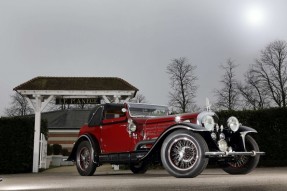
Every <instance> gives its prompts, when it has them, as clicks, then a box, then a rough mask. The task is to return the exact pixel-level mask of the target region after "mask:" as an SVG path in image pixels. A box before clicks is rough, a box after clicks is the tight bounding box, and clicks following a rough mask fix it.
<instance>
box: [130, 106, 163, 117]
mask: <svg viewBox="0 0 287 191" xmlns="http://www.w3.org/2000/svg"><path fill="white" fill-rule="evenodd" d="M128 108H129V112H130V115H131V117H157V116H167V115H168V108H167V107H166V106H160V105H148V104H139V103H128Z"/></svg>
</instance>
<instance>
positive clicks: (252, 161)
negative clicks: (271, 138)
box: [222, 135, 260, 174]
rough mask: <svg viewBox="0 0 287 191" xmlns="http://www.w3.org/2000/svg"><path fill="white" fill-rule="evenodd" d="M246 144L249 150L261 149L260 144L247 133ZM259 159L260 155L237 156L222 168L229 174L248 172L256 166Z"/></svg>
mask: <svg viewBox="0 0 287 191" xmlns="http://www.w3.org/2000/svg"><path fill="white" fill-rule="evenodd" d="M245 145H246V150H247V151H259V147H258V144H257V143H256V141H255V140H254V139H253V138H252V137H251V136H250V135H246V137H245ZM259 159H260V155H256V156H235V158H234V161H232V162H227V163H226V164H225V165H224V166H223V168H222V169H223V170H224V171H225V172H227V173H229V174H247V173H249V172H251V171H252V170H253V169H254V168H256V166H257V164H258V162H259Z"/></svg>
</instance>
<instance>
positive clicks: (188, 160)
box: [161, 130, 208, 178]
mask: <svg viewBox="0 0 287 191" xmlns="http://www.w3.org/2000/svg"><path fill="white" fill-rule="evenodd" d="M207 151H208V146H207V144H206V142H205V140H204V139H203V138H202V136H201V135H199V134H197V133H193V132H190V131H188V130H177V131H175V132H173V133H171V134H170V135H169V136H168V137H167V138H166V139H165V140H164V142H163V145H162V148H161V161H162V164H163V166H164V168H165V169H166V170H167V171H168V172H169V174H171V175H173V176H175V177H177V178H193V177H196V176H198V175H199V174H200V173H201V172H202V171H203V170H204V169H205V168H206V166H207V163H208V158H205V152H207Z"/></svg>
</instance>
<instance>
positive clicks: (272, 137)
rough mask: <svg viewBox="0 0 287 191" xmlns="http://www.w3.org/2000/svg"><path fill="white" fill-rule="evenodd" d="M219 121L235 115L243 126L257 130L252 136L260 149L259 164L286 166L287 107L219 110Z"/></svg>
mask: <svg viewBox="0 0 287 191" xmlns="http://www.w3.org/2000/svg"><path fill="white" fill-rule="evenodd" d="M217 114H218V116H219V119H220V121H221V123H223V124H226V121H227V118H228V117H230V116H235V117H237V118H238V119H239V122H240V123H242V124H243V125H245V126H249V127H252V128H254V129H256V130H257V131H258V133H256V134H252V136H253V137H254V138H255V140H256V141H257V143H258V145H259V148H260V150H261V151H264V152H266V155H265V156H262V157H261V159H260V163H259V165H260V166H287V109H284V108H273V109H266V110H257V111H221V112H218V113H217Z"/></svg>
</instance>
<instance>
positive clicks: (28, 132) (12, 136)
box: [0, 117, 48, 174]
mask: <svg viewBox="0 0 287 191" xmlns="http://www.w3.org/2000/svg"><path fill="white" fill-rule="evenodd" d="M41 132H42V133H43V134H44V135H45V136H46V137H47V132H48V129H47V122H46V121H44V120H42V121H41ZM33 146H34V118H33V117H13V118H0V156H1V157H0V174H3V173H4V174H9V173H26V172H32V167H33Z"/></svg>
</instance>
